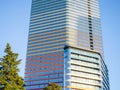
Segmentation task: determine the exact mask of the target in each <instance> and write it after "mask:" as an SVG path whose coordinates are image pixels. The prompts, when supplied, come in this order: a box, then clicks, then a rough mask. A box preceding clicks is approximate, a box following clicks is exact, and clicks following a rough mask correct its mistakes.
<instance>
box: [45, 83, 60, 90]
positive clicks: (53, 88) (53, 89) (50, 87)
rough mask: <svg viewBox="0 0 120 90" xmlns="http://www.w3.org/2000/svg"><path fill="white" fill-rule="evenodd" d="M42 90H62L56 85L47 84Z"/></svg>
mask: <svg viewBox="0 0 120 90" xmlns="http://www.w3.org/2000/svg"><path fill="white" fill-rule="evenodd" d="M43 90H62V87H61V86H60V85H58V84H56V83H49V84H48V86H46V87H45V88H44V89H43Z"/></svg>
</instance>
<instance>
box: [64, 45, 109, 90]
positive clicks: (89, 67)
mask: <svg viewBox="0 0 120 90" xmlns="http://www.w3.org/2000/svg"><path fill="white" fill-rule="evenodd" d="M64 59H65V60H64V70H65V72H64V75H65V76H64V80H65V87H64V88H65V90H110V89H109V83H108V82H109V79H108V70H107V67H106V65H105V63H104V61H103V59H102V56H101V55H100V54H99V53H98V52H94V51H90V50H85V49H80V48H75V47H70V46H69V47H65V52H64ZM106 82H107V83H106ZM104 83H106V84H104Z"/></svg>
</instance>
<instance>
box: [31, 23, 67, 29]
mask: <svg viewBox="0 0 120 90" xmlns="http://www.w3.org/2000/svg"><path fill="white" fill-rule="evenodd" d="M65 26H66V25H65V23H60V24H57V25H49V24H48V25H46V27H43V26H42V27H40V26H36V27H30V30H33V29H38V28H39V30H44V29H49V28H51V29H52V28H56V29H57V27H58V28H59V27H65Z"/></svg>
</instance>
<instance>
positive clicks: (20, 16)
mask: <svg viewBox="0 0 120 90" xmlns="http://www.w3.org/2000/svg"><path fill="white" fill-rule="evenodd" d="M99 1H100V11H101V26H102V32H103V43H104V45H103V46H104V54H105V62H106V64H107V65H108V69H109V74H110V84H111V90H119V84H120V70H119V69H120V60H119V56H120V53H119V51H120V30H119V29H120V0H99ZM30 8H31V0H1V2H0V57H2V56H3V51H4V48H5V46H6V43H7V42H8V43H10V44H11V46H12V49H13V51H14V52H17V53H19V59H22V63H21V65H20V66H19V67H20V70H21V72H20V75H21V76H24V66H25V64H24V63H25V58H26V48H27V39H28V30H29V18H30Z"/></svg>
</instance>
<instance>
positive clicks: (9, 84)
mask: <svg viewBox="0 0 120 90" xmlns="http://www.w3.org/2000/svg"><path fill="white" fill-rule="evenodd" d="M4 52H5V53H6V55H5V56H3V58H0V90H25V88H24V87H23V85H24V82H23V79H22V77H20V76H19V75H18V72H19V69H18V65H19V64H20V62H21V60H17V58H18V54H17V53H14V52H12V50H11V47H10V45H9V44H7V46H6V49H5V51H4Z"/></svg>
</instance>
